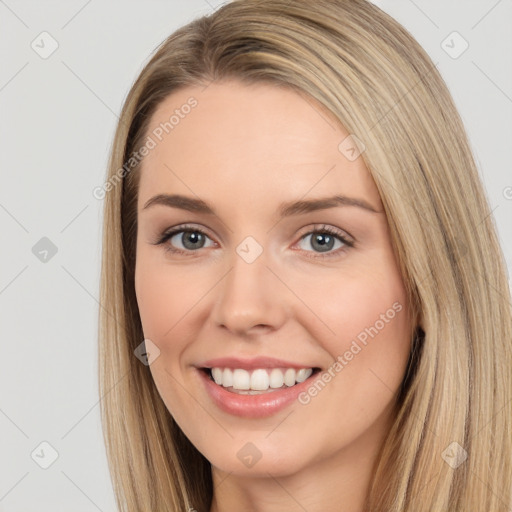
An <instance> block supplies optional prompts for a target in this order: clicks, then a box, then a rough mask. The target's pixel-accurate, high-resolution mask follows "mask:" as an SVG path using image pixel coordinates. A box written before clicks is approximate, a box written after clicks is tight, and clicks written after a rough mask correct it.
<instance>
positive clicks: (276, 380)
mask: <svg viewBox="0 0 512 512" xmlns="http://www.w3.org/2000/svg"><path fill="white" fill-rule="evenodd" d="M283 384H284V375H283V372H282V371H281V370H280V369H279V368H273V369H272V371H271V372H270V387H271V388H273V389H276V388H282V387H283Z"/></svg>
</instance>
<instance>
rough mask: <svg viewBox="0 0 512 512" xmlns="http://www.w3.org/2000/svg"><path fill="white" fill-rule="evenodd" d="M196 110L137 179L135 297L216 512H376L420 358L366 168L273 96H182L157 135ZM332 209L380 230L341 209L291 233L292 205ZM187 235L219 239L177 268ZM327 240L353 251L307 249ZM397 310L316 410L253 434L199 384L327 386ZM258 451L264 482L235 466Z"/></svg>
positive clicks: (313, 120) (307, 104)
mask: <svg viewBox="0 0 512 512" xmlns="http://www.w3.org/2000/svg"><path fill="white" fill-rule="evenodd" d="M191 96H194V98H196V99H197V102H198V104H197V106H196V107H195V108H194V109H193V110H192V111H191V112H190V114H188V115H187V116H185V117H184V118H183V119H180V122H179V124H177V125H176V126H175V127H174V129H173V130H172V131H171V132H170V133H169V134H167V135H165V137H164V138H163V140H162V141H161V142H159V143H158V144H157V146H156V147H155V148H154V149H153V150H151V151H150V153H149V154H148V155H147V156H146V157H145V159H144V162H143V166H142V170H141V176H140V186H139V197H138V233H137V263H136V273H135V285H136V294H137V300H138V304H139V310H140V315H141V321H142V325H143V330H144V335H145V337H146V338H149V339H150V340H152V341H153V342H154V343H155V344H156V345H157V346H158V348H159V350H160V354H159V356H158V357H157V358H156V360H155V361H154V362H153V363H152V364H151V366H150V370H151V373H152V376H153V378H154V381H155V384H156V386H157V388H158V391H159V393H160V395H161V397H162V399H163V401H164V402H165V404H166V406H167V408H168V409H169V411H170V412H171V414H172V415H173V417H174V418H175V419H176V421H177V423H178V424H179V425H180V427H181V428H182V430H183V431H184V432H185V434H186V435H187V436H188V438H189V439H190V440H191V441H192V443H193V444H194V445H195V446H196V447H197V448H198V450H199V451H201V452H202V453H203V454H204V455H205V457H206V458H207V459H208V460H209V461H210V462H211V464H212V473H213V478H214V485H215V491H214V498H213V503H212V507H211V512H228V511H231V510H248V511H255V512H256V511H265V512H273V511H282V510H288V511H296V510H297V511H299V510H301V511H302V510H304V509H306V510H308V511H309V512H315V511H322V512H323V511H325V510H333V509H335V510H337V511H342V512H343V511H346V512H363V510H364V500H365V498H366V495H367V493H368V489H369V485H370V480H371V476H372V472H373V471H374V469H375V467H374V466H375V461H376V457H377V454H378V452H379V449H380V448H381V446H382V443H383V441H384V439H385V437H386V435H387V433H388V431H389V428H390V426H391V423H392V421H393V418H394V414H395V413H394V410H395V409H394V400H395V396H396V395H395V394H396V392H397V390H398V389H399V387H400V384H401V382H402V379H403V376H404V373H405V369H406V364H407V359H408V356H409V352H410V348H411V339H410V332H411V324H410V320H409V314H408V311H409V310H408V307H407V304H406V292H405V288H404V284H403V281H402V278H401V276H400V273H399V270H398V266H397V262H396V259H395V256H394V253H393V250H392V246H391V240H390V235H389V230H388V224H387V220H386V216H385V214H384V213H383V211H382V203H381V199H380V196H379V193H378V191H377V188H376V186H375V183H374V182H373V180H372V178H371V176H370V174H369V172H368V170H367V168H366V166H365V164H364V161H363V158H362V157H359V158H357V159H356V160H354V161H350V160H349V159H347V158H346V156H345V155H344V154H343V153H342V152H341V151H340V150H339V149H338V145H339V144H340V142H341V141H343V140H344V139H345V138H346V137H347V136H348V132H346V131H345V130H344V128H343V127H342V126H340V125H339V123H337V122H336V121H335V120H334V119H333V118H332V116H330V114H329V113H327V112H326V111H325V109H323V108H322V107H321V106H320V105H318V104H316V103H315V102H314V101H313V100H312V99H311V98H309V99H307V100H306V99H305V97H303V96H301V95H299V94H297V93H296V92H293V91H291V90H289V89H286V88H278V87H276V86H275V85H267V84H258V85H250V86H248V85H245V84H242V83H240V82H237V81H225V82H223V83H213V84H211V85H210V86H209V87H207V88H206V89H203V88H199V87H188V88H185V89H182V90H180V91H177V92H175V93H173V94H172V95H170V96H169V97H168V98H167V99H166V100H165V101H163V102H162V103H161V104H160V106H159V108H158V109H157V111H156V112H155V114H154V116H153V118H152V119H151V124H150V129H149V131H148V133H150V132H151V130H152V129H154V128H155V127H157V126H158V125H159V123H160V122H163V121H165V120H168V119H169V117H170V115H172V113H173V111H174V110H175V109H176V108H178V109H179V108H180V107H181V106H182V105H183V104H184V103H186V102H187V99H188V98H190V97H191ZM162 193H167V194H171V193H172V194H183V195H186V196H188V197H192V198H201V199H202V200H204V201H206V202H207V203H209V204H210V205H212V207H213V208H214V209H215V212H216V214H215V215H208V214H204V213H198V212H190V211H185V210H182V209H178V208H175V207H169V206H164V205H153V206H151V207H148V208H144V205H145V204H146V202H147V201H148V200H149V199H150V198H152V197H153V196H155V195H157V194H162ZM333 194H340V195H345V196H348V197H351V198H358V199H362V200H364V201H366V202H367V203H369V204H370V205H371V206H372V207H373V208H374V209H375V210H376V211H377V213H374V212H370V211H367V210H365V209H362V208H359V207H356V206H341V207H340V206H337V207H331V208H327V209H323V210H319V211H315V212H307V213H302V214H298V215H294V216H291V217H287V218H283V219H280V218H279V215H278V211H279V207H280V205H281V203H282V202H287V201H295V200H300V199H315V198H320V197H324V196H331V195H333ZM184 223H186V224H192V226H193V227H198V228H201V229H202V230H203V231H205V232H206V234H207V235H208V236H207V238H206V239H205V240H206V242H205V245H204V246H203V247H202V248H195V249H194V248H193V249H192V250H190V249H188V252H186V253H185V254H176V253H172V252H169V251H166V250H165V248H166V247H172V245H171V243H172V244H174V247H175V248H177V249H182V250H184V251H187V249H186V248H184V246H183V245H182V242H183V238H182V234H179V235H177V236H175V237H173V238H172V242H171V241H170V240H168V241H167V242H166V243H165V244H161V245H155V241H157V240H158V239H159V237H160V236H161V235H162V233H163V232H165V231H166V230H168V229H169V228H172V227H174V226H179V225H181V224H184ZM324 225H326V226H329V227H331V228H333V229H335V230H336V231H337V232H338V233H339V234H340V235H341V236H344V237H346V238H348V239H349V240H351V241H353V242H354V246H353V247H349V246H346V245H345V244H343V242H340V241H337V242H336V243H335V245H334V247H333V248H332V250H330V252H329V253H325V252H321V249H320V250H319V249H318V244H316V245H315V244H313V243H312V241H313V238H314V235H313V236H311V235H309V234H308V233H311V232H312V231H314V230H316V231H317V232H320V233H321V232H322V231H321V228H322V227H323V226H324ZM189 229H190V228H189ZM192 230H193V228H192ZM185 235H186V236H185V242H187V241H189V240H190V233H189V234H188V237H187V234H186V233H185ZM247 236H251V237H253V238H254V239H255V240H256V241H257V243H258V244H259V245H260V246H261V247H262V248H263V252H262V254H261V255H260V256H259V257H258V258H257V259H256V260H255V261H254V262H252V263H250V264H249V263H247V262H246V261H245V260H244V259H243V258H242V257H240V256H239V255H238V253H237V252H236V248H237V246H238V245H239V244H240V243H241V242H242V241H243V240H244V239H245V238H246V237H247ZM192 241H194V240H192ZM196 243H197V240H196ZM188 247H190V245H189V246H188ZM340 248H341V250H340ZM326 254H327V255H328V254H330V257H325V256H326ZM322 256H324V257H322ZM396 303H398V304H399V305H400V307H401V311H400V312H398V313H397V314H396V315H394V318H393V319H392V320H390V321H388V322H387V323H386V324H385V327H384V328H382V329H380V330H379V331H378V334H377V335H375V336H374V337H373V338H369V339H368V343H367V345H366V346H364V347H363V349H362V350H361V351H360V352H359V353H358V354H357V355H355V356H354V357H353V359H352V360H351V361H349V362H348V364H347V365H346V366H344V367H343V369H342V370H341V371H338V372H336V373H335V377H334V378H332V379H331V381H330V382H329V383H328V384H327V385H326V386H325V387H324V388H323V389H322V390H321V392H319V393H318V394H317V396H314V397H312V398H311V400H310V402H309V403H308V404H307V405H303V404H301V403H299V402H298V401H294V402H293V403H292V404H291V405H289V406H287V407H286V408H285V409H283V410H281V411H279V412H278V413H276V414H274V415H272V416H270V417H268V418H256V419H254V418H253V419H250V418H241V417H238V416H235V415H231V414H228V413H226V412H224V411H222V410H220V409H219V408H218V407H217V406H216V405H215V404H214V403H213V402H212V401H211V399H210V398H209V396H208V394H207V393H206V391H205V389H204V386H203V383H202V381H200V379H199V376H198V370H197V369H196V366H195V365H197V364H198V363H200V362H201V361H205V360H207V359H212V358H217V357H226V356H237V357H247V358H249V357H253V356H260V355H264V356H271V357H276V358H282V359H286V360H289V361H293V362H298V363H301V364H303V365H304V367H319V368H321V369H322V370H323V371H327V370H328V369H329V367H331V365H332V364H333V362H334V361H335V360H336V358H337V357H338V356H340V355H343V354H344V353H345V352H346V350H348V349H349V348H350V346H351V343H352V341H353V340H354V339H356V337H357V336H358V334H360V333H361V332H362V331H364V329H365V328H367V327H369V326H373V325H375V323H376V321H377V320H379V318H381V316H380V315H382V314H384V313H385V312H386V311H387V310H389V309H390V308H392V305H393V304H395V305H396ZM331 371H332V370H331ZM248 442H251V443H253V445H254V446H256V447H257V450H258V451H259V453H260V454H261V458H260V459H259V460H258V462H257V463H256V464H255V465H253V466H252V467H246V466H245V465H244V464H243V463H242V462H241V460H240V459H239V458H238V457H237V452H238V451H239V450H240V449H241V448H242V447H244V445H246V443H248Z"/></svg>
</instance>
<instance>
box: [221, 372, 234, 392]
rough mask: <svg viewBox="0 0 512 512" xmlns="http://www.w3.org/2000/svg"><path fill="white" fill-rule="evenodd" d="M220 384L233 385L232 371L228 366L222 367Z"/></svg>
mask: <svg viewBox="0 0 512 512" xmlns="http://www.w3.org/2000/svg"><path fill="white" fill-rule="evenodd" d="M222 385H223V386H224V387H225V388H228V387H229V386H232V385H233V372H232V371H231V370H230V369H229V368H225V369H224V373H223V374H222Z"/></svg>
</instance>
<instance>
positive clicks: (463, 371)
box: [99, 0, 512, 512]
mask: <svg viewBox="0 0 512 512" xmlns="http://www.w3.org/2000/svg"><path fill="white" fill-rule="evenodd" d="M229 78H233V79H237V80H240V81H242V82H245V83H253V82H265V83H270V84H275V85H276V86H285V87H289V88H291V89H292V90H295V91H298V92H300V93H301V94H306V95H307V97H309V98H313V99H314V100H316V101H317V102H319V103H320V104H321V105H323V106H325V107H326V108H327V109H328V110H329V111H330V112H331V113H332V114H333V115H334V116H335V117H336V118H337V119H338V120H339V122H340V123H341V125H343V127H344V128H345V129H346V130H347V131H348V132H349V133H351V134H355V135H356V136H357V138H358V139H360V140H361V141H362V142H363V143H364V145H365V147H366V149H365V151H364V152H363V154H362V156H363V158H364V161H365V163H366V166H367V167H368V169H369V171H370V173H371V175H372V177H373V179H374V181H375V183H376V185H377V187H378V190H379V192H380V194H381V198H382V202H383V204H384V208H385V211H386V214H387V219H388V223H389V227H390V231H391V237H392V242H393V246H394V249H395V252H396V256H397V260H398V262H399V265H400V269H401V272H402V275H403V279H404V283H405V285H406V288H407V291H408V295H409V301H410V304H411V308H412V309H413V311H414V312H416V313H417V314H418V315H419V317H420V318H421V327H422V329H420V330H419V332H420V334H419V335H418V337H417V339H416V341H415V343H414V347H413V350H412V352H411V358H410V365H409V368H408V372H407V375H406V378H404V383H403V386H402V389H401V393H400V396H399V397H398V399H399V400H398V412H397V418H396V421H395V423H394V425H393V427H392V429H391V431H390V434H389V436H388V438H387V440H386V442H385V444H384V446H383V448H382V451H381V453H380V458H379V463H378V466H377V467H376V471H375V476H374V480H373V484H372V487H371V490H370V494H369V496H368V501H367V506H366V509H365V510H366V511H367V512H399V511H400V512H401V511H407V512H440V511H450V512H457V511H458V512H468V511H470V510H475V511H479V512H484V511H485V512H507V511H509V509H510V507H511V506H512V496H511V494H512V489H511V486H512V432H511V427H510V424H511V420H512V378H511V369H512V343H511V341H512V340H511V332H512V314H511V307H510V291H509V288H508V283H507V278H506V272H505V264H504V260H503V257H502V253H501V250H500V247H499V244H498V241H497V236H496V230H495V226H494V224H493V220H492V216H491V215H490V210H489V206H488V202H487V199H486V197H485V195H484V192H483V187H482V185H481V182H480V178H479V176H478V171H477V168H476V165H475V162H474V159H473V156H472V153H471V149H470V146H469V144H468V140H467V136H466V133H465V130H464V127H463V125H462V122H461V119H460V117H459V115H458V113H457V111H456V108H455V106H454V103H453V100H452V98H451V96H450V94H449V92H448V90H447V87H446V85H445V83H444V81H443V79H442V78H441V76H440V74H439V73H438V70H437V69H436V67H435V66H434V64H433V63H432V61H431V60H430V58H429V57H428V55H427V54H426V53H425V52H424V50H423V49H422V48H421V47H420V46H419V44H418V43H417V42H416V41H415V40H414V39H413V37H412V36H411V35H410V34H409V33H408V32H407V31H406V30H405V29H404V28H403V27H402V26H401V25H399V24H398V23H397V22H396V21H395V20H393V19H392V18H391V17H390V16H388V15H387V14H385V13H384V12H382V11H381V10H380V9H379V8H377V7H376V6H374V5H373V4H371V3H369V2H367V1H366V0H319V1H315V2H310V1H308V0H294V1H290V0H236V1H234V2H231V3H229V4H227V5H225V6H223V7H222V8H221V9H219V10H217V11H216V12H215V13H213V14H212V15H210V16H207V17H202V18H200V19H197V20H195V21H193V22H192V23H190V24H188V25H186V26H184V27H182V28H181V29H179V30H178V31H176V32H175V33H174V34H172V35H171V36H170V37H169V38H168V39H167V40H166V41H164V42H163V44H162V45H161V46H160V47H159V48H158V50H157V51H156V53H155V54H154V55H153V56H152V58H151V59H150V61H149V62H148V63H147V65H146V66H145V67H144V69H143V70H142V72H141V73H140V76H139V77H138V78H137V80H136V81H135V83H134V85H133V86H132V88H131V90H130V93H129V95H128V97H127V99H126V102H125V104H124V107H123V110H122V113H121V117H120V122H119V124H118V127H117V131H116V134H115V139H114V143H113V148H112V153H111V159H110V165H109V174H108V177H107V182H106V184H105V187H104V188H103V191H104V196H105V198H104V201H105V204H104V227H103V260H102V274H101V304H102V308H101V310H100V333H99V334H100V351H99V362H100V392H101V396H102V401H101V410H102V421H103V428H104V436H105V443H106V448H107V455H108V460H109V465H110V470H111V475H112V481H113V485H114V490H115V493H116V497H117V502H118V506H119V509H120V510H123V511H130V512H135V511H140V512H147V511H149V510H152V511H155V512H156V511H164V510H166V511H170V510H173V511H187V510H189V509H192V508H193V509H194V510H197V511H198V512H207V511H208V510H209V507H210V503H211V497H212V492H213V489H212V480H211V469H210V464H209V463H208V461H207V460H206V459H205V458H204V457H203V456H202V454H200V453H199V452H198V451H197V450H196V449H195V447H194V446H193V445H192V444H191V443H190V442H189V441H188V439H187V438H186V437H185V435H184V434H183V432H182V431H181V430H180V429H179V428H178V426H177V425H176V424H175V422H174V421H173V418H172V417H171V415H170V414H169V412H168V411H167V409H166V408H165V406H164V404H163V401H162V399H161V398H160V396H159V394H158V392H157V390H156V387H155V385H154V383H153V380H152V377H151V374H150V371H149V368H148V367H147V366H145V365H143V364H141V363H140V361H139V360H138V359H137V358H136V357H135V356H134V350H135V348H136V347H137V346H138V345H139V344H140V343H141V342H142V340H143V332H142V328H141V323H140V317H139V312H138V308H137V302H136V297H135V291H134V269H135V246H136V230H137V210H136V203H137V187H138V175H139V173H138V172H137V170H138V164H134V163H133V160H131V159H132V158H134V154H136V152H137V149H138V148H140V147H142V145H143V144H144V139H145V137H147V127H148V120H149V118H150V117H151V115H152V113H153V112H154V111H155V109H156V107H157V106H158V105H159V104H160V102H161V101H162V100H163V99H164V98H166V97H167V96H168V95H169V94H170V93H172V92H174V91H176V90H177V89H179V88H184V87H187V86H190V85H200V84H204V85H207V84H208V83H210V82H211V81H212V80H217V81H222V80H223V79H229ZM128 161H130V162H132V163H131V164H130V165H132V166H133V167H130V168H129V167H128V166H127V165H126V163H127V162H128ZM123 166H124V167H123ZM454 443H457V444H454ZM466 456H467V459H466V460H464V462H462V463H461V461H463V459H464V458H465V457H466ZM455 460H457V461H458V462H457V463H456V464H455V463H454V462H453V461H455ZM459 464H460V465H459Z"/></svg>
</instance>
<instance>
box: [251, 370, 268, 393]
mask: <svg viewBox="0 0 512 512" xmlns="http://www.w3.org/2000/svg"><path fill="white" fill-rule="evenodd" d="M269 382H270V378H269V376H268V373H267V370H254V371H253V372H252V375H251V389H254V390H255V391H265V390H266V389H268V386H269Z"/></svg>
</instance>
